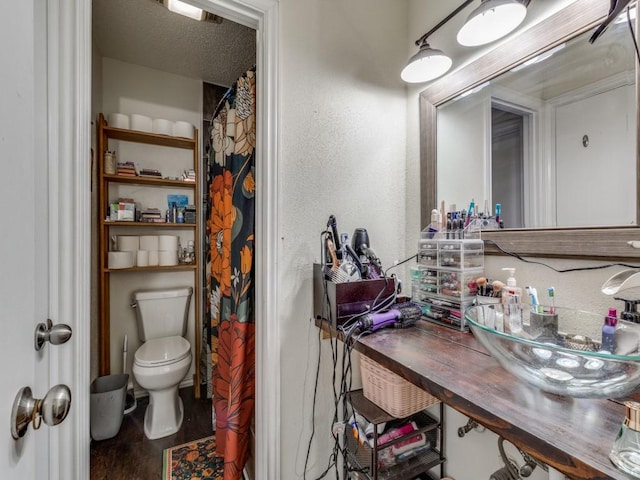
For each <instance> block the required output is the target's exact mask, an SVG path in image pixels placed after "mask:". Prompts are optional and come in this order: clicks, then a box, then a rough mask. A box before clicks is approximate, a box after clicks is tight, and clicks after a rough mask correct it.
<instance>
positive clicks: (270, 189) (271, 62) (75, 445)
mask: <svg viewBox="0 0 640 480" xmlns="http://www.w3.org/2000/svg"><path fill="white" fill-rule="evenodd" d="M34 1H36V2H38V1H39V2H44V1H46V2H47V8H48V33H47V40H48V42H47V44H48V56H49V67H48V82H47V84H48V105H49V108H48V122H47V123H48V130H49V131H48V134H49V141H48V142H49V150H50V151H49V157H50V162H51V163H52V166H53V167H54V168H52V170H53V171H57V172H58V176H57V178H53V179H51V180H50V193H49V196H50V204H51V206H50V210H51V223H52V226H51V237H52V239H53V240H54V241H52V242H51V250H53V249H54V248H57V249H58V250H57V251H54V252H52V253H53V254H54V255H53V258H54V261H56V259H58V260H57V261H58V263H59V264H58V265H57V267H58V268H57V269H53V271H54V272H58V273H57V275H56V278H51V279H50V281H51V283H52V284H54V285H55V284H57V285H58V291H57V292H56V293H57V298H58V300H57V302H56V301H53V303H57V305H56V307H57V309H58V312H57V313H58V317H59V318H71V319H73V320H72V321H71V320H69V322H70V323H72V324H73V328H74V340H75V341H74V342H73V347H72V348H69V349H58V350H55V352H56V353H55V354H53V355H52V362H51V364H52V367H51V380H52V382H51V384H52V385H53V384H55V383H58V379H64V380H66V383H68V384H69V386H70V387H71V388H72V394H73V395H74V400H75V401H73V403H72V405H73V406H72V410H71V412H72V413H71V414H70V418H69V419H67V420H66V422H68V423H67V424H66V425H65V427H64V428H63V427H62V426H61V427H58V428H54V429H51V435H52V442H51V444H52V448H51V454H50V460H49V465H50V472H51V477H50V478H51V480H57V479H60V480H63V479H64V480H66V479H79V480H80V479H82V480H84V479H88V478H89V444H90V437H89V383H90V378H89V377H90V371H89V364H90V348H89V347H90V315H89V312H90V308H89V307H90V302H91V298H90V290H89V284H90V281H89V280H90V265H91V249H90V245H91V242H90V239H91V232H90V223H91V222H90V219H91V212H90V205H91V202H90V191H89V186H90V179H91V175H90V161H89V158H90V149H91V45H92V40H91V3H90V2H89V1H86V0H58V1H52V0H34ZM190 3H193V4H194V5H199V6H202V7H204V8H206V9H207V10H209V11H211V12H213V13H216V14H219V15H221V16H224V17H226V18H228V19H230V20H233V21H236V22H238V23H241V24H243V25H247V26H251V27H252V28H255V29H256V34H257V52H256V59H257V65H256V67H257V75H256V77H257V85H256V88H257V113H258V117H257V138H256V167H257V168H256V181H257V185H258V195H257V197H256V238H257V242H256V254H255V262H256V277H255V278H256V301H255V304H256V305H255V308H256V452H255V461H256V463H255V465H256V471H258V472H260V478H265V479H272V480H276V479H279V478H280V329H279V324H278V318H279V317H278V297H277V293H278V291H277V279H278V270H277V267H278V264H277V247H278V242H277V238H278V235H277V230H278V210H277V205H278V202H277V200H278V199H277V191H278V189H277V180H278V178H277V173H278V168H277V158H278V155H277V154H278V148H279V145H278V136H279V122H278V119H279V117H278V107H279V99H278V70H279V63H278V40H279V3H278V0H191V2H190ZM54 298H55V297H54ZM70 372H71V373H70ZM70 376H71V379H69V377H70Z"/></svg>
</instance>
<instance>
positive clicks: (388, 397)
mask: <svg viewBox="0 0 640 480" xmlns="http://www.w3.org/2000/svg"><path fill="white" fill-rule="evenodd" d="M360 372H361V374H362V390H363V393H364V396H365V398H366V399H367V400H370V401H371V402H373V403H375V404H376V405H378V406H379V407H380V408H382V409H383V410H384V411H386V412H387V413H388V414H389V415H392V416H394V417H396V418H404V417H408V416H409V415H413V414H414V413H417V412H419V411H420V410H424V409H425V408H428V407H430V406H432V405H436V404H438V403H440V400H438V399H437V398H436V397H434V396H433V395H430V394H428V393H427V392H425V391H424V390H422V389H420V388H418V387H416V386H415V385H414V384H413V383H411V382H408V381H406V380H405V379H404V378H402V377H400V376H399V375H396V374H395V373H393V372H392V371H391V370H388V369H386V368H384V367H383V366H382V365H380V364H379V363H377V362H374V361H373V360H371V359H370V358H369V357H365V356H364V355H360Z"/></svg>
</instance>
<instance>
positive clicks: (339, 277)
mask: <svg viewBox="0 0 640 480" xmlns="http://www.w3.org/2000/svg"><path fill="white" fill-rule="evenodd" d="M326 242H327V248H328V250H329V255H331V269H329V271H325V274H326V275H328V276H329V278H330V279H331V281H332V282H333V283H344V282H348V281H349V280H350V277H349V274H348V273H347V272H345V271H344V270H341V269H340V265H339V264H338V256H337V255H336V246H335V245H334V244H333V241H332V240H331V239H330V238H329V237H328V236H327V239H326Z"/></svg>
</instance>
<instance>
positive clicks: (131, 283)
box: [100, 57, 202, 385]
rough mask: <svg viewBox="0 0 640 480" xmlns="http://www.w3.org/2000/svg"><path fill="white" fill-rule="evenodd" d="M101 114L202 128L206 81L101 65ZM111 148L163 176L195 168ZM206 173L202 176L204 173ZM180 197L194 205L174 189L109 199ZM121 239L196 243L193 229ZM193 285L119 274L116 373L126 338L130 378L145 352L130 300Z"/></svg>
mask: <svg viewBox="0 0 640 480" xmlns="http://www.w3.org/2000/svg"><path fill="white" fill-rule="evenodd" d="M100 80H101V85H102V91H101V93H102V110H101V111H102V113H104V114H105V116H107V115H108V114H109V113H114V112H120V113H125V114H132V113H138V114H142V115H147V116H149V117H151V118H164V119H167V120H171V121H178V120H181V121H185V122H189V123H191V124H193V125H195V126H196V127H197V128H199V126H200V125H201V119H202V80H199V79H195V78H187V77H181V76H178V75H174V74H170V73H165V72H161V71H157V70H152V69H150V68H146V67H141V66H138V65H132V64H128V63H125V62H121V61H118V60H114V59H111V58H106V57H105V58H103V61H102V78H101V79H100ZM109 148H110V149H114V148H115V150H116V157H117V159H118V161H126V160H131V161H134V162H136V163H137V164H138V165H139V166H140V167H149V168H157V169H159V170H161V171H162V173H163V174H164V175H171V176H179V175H180V173H181V172H182V170H184V169H187V168H191V167H192V164H193V153H192V152H191V151H188V150H183V149H177V148H163V147H157V146H149V145H139V144H132V143H129V142H115V141H111V142H110V143H109ZM201 173H202V172H201ZM169 193H171V194H173V193H179V194H185V195H188V196H189V203H191V204H193V203H194V201H195V199H194V198H193V189H185V190H184V191H179V190H175V191H174V189H171V190H169V189H158V188H156V189H153V188H148V187H140V186H133V185H120V186H111V188H110V191H109V199H110V200H112V199H116V198H118V197H132V198H134V199H135V200H136V202H139V203H140V206H141V208H146V207H158V208H164V209H166V208H167V200H166V196H167V194H169ZM110 233H111V234H116V235H141V234H146V235H152V234H163V235H179V236H180V242H181V244H182V246H183V247H184V246H186V245H187V242H188V241H189V240H193V233H194V230H192V229H184V228H182V229H175V230H172V229H163V230H162V231H160V232H151V231H150V230H149V229H148V228H144V229H141V228H139V229H137V230H135V229H133V230H132V229H131V228H129V227H127V229H115V228H112V229H111V231H110ZM181 286H191V287H194V288H196V285H194V275H193V272H191V271H187V272H153V273H143V272H135V273H132V272H114V273H112V274H111V297H110V301H111V303H110V309H111V371H112V372H114V373H117V372H120V371H122V346H123V339H124V335H127V337H128V342H129V348H128V351H129V353H128V357H127V364H128V365H127V368H128V372H129V373H130V374H131V366H132V364H133V355H134V352H135V351H136V349H137V348H138V347H139V346H140V341H139V338H138V331H137V326H136V321H135V313H134V310H133V309H132V308H131V307H130V303H131V294H132V293H133V292H134V291H136V290H143V289H158V288H172V287H181ZM194 305H195V302H194V298H192V301H191V307H190V313H189V326H188V330H187V331H188V335H187V339H188V340H189V342H190V343H191V349H192V353H193V354H194V357H193V362H192V364H191V369H190V371H189V374H187V376H186V377H185V380H184V381H183V385H187V384H191V383H192V374H193V372H194V371H195V368H196V367H197V365H198V361H199V357H198V355H196V352H195V337H194V332H195V327H194V325H195V323H194V322H195V314H194Z"/></svg>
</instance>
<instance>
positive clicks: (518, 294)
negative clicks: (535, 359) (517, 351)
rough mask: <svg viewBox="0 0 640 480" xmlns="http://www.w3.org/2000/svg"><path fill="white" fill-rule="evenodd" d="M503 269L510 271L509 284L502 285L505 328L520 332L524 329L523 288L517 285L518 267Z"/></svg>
mask: <svg viewBox="0 0 640 480" xmlns="http://www.w3.org/2000/svg"><path fill="white" fill-rule="evenodd" d="M502 270H505V271H507V272H509V277H508V278H507V285H506V286H505V287H502V297H501V299H502V304H503V313H504V325H505V330H506V329H507V328H508V329H509V330H508V331H510V332H511V333H518V332H520V331H521V330H522V289H521V288H520V287H518V286H517V285H516V277H515V273H516V269H515V268H512V267H506V268H503V269H502Z"/></svg>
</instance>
